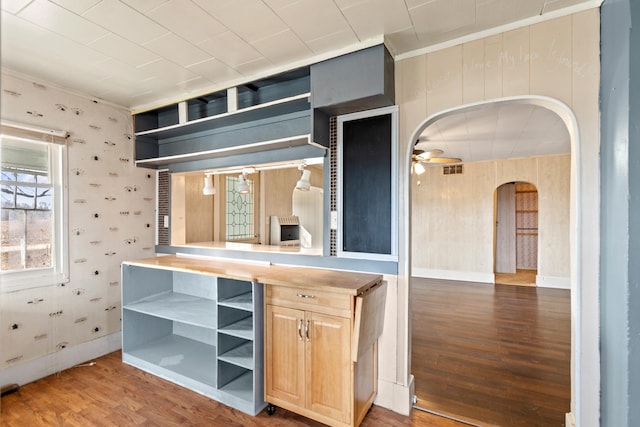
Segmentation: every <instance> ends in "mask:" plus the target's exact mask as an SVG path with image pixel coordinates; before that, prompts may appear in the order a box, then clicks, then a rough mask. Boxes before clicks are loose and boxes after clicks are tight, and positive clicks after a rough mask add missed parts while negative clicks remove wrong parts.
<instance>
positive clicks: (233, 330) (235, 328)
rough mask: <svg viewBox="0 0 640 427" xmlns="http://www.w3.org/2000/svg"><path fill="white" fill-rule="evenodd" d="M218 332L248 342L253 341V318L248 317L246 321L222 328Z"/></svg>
mask: <svg viewBox="0 0 640 427" xmlns="http://www.w3.org/2000/svg"><path fill="white" fill-rule="evenodd" d="M218 332H222V333H225V334H228V335H232V336H234V337H239V338H244V339H246V340H253V316H247V317H245V318H244V319H241V320H239V321H237V322H234V323H231V324H229V325H227V326H225V327H222V328H220V329H218Z"/></svg>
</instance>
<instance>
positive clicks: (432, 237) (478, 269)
mask: <svg viewBox="0 0 640 427" xmlns="http://www.w3.org/2000/svg"><path fill="white" fill-rule="evenodd" d="M570 160H571V158H570V155H568V154H567V155H560V156H543V157H532V158H527V159H516V160H502V161H488V162H476V163H467V164H465V165H464V173H463V174H459V175H444V174H443V173H442V167H431V168H427V171H426V172H425V173H424V174H422V175H420V176H419V177H417V176H416V175H414V176H413V177H412V181H413V182H412V186H413V187H412V197H413V199H412V201H413V209H412V215H411V221H412V230H413V234H412V238H413V245H412V262H413V270H414V275H417V276H424V277H430V275H436V276H438V275H442V274H443V272H442V271H443V270H446V271H449V272H451V278H454V277H456V274H457V273H456V272H465V277H470V276H471V275H472V274H475V275H477V277H478V278H482V277H488V276H491V275H492V274H493V271H494V270H493V269H494V260H493V257H494V246H493V245H494V223H495V222H494V221H495V217H494V203H495V202H494V196H495V190H496V189H497V188H498V187H499V186H500V185H502V184H504V183H506V182H514V181H521V182H529V183H531V184H534V185H535V186H536V188H537V189H538V196H539V241H538V245H539V247H540V248H542V250H541V251H539V254H538V255H539V259H538V275H540V276H551V277H561V278H566V279H567V280H568V278H569V276H570V271H569V181H570ZM418 179H419V180H420V185H417V181H418Z"/></svg>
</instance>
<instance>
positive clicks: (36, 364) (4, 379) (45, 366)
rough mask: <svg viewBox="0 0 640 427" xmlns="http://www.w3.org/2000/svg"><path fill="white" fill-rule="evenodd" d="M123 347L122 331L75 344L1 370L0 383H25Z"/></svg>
mask: <svg viewBox="0 0 640 427" xmlns="http://www.w3.org/2000/svg"><path fill="white" fill-rule="evenodd" d="M120 348H122V332H117V333H115V334H111V335H107V336H104V337H101V338H98V339H95V340H92V341H88V342H85V343H82V344H78V345H74V346H73V347H68V348H65V349H63V350H60V351H57V352H55V353H51V354H47V355H46V356H43V357H40V358H38V359H33V360H29V361H27V362H24V363H21V364H19V365H15V366H11V367H9V368H5V369H3V370H2V371H0V385H2V384H18V385H21V386H22V385H25V384H28V383H30V382H33V381H36V380H39V379H41V378H44V377H46V376H49V375H51V374H55V373H56V372H60V371H63V370H65V369H68V368H71V367H73V366H76V365H78V364H80V363H83V362H86V361H88V360H91V359H95V358H97V357H100V356H104V355H105V354H109V353H111V352H114V351H116V350H119V349H120Z"/></svg>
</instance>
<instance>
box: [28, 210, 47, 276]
mask: <svg viewBox="0 0 640 427" xmlns="http://www.w3.org/2000/svg"><path fill="white" fill-rule="evenodd" d="M51 219H52V215H51V212H50V211H30V212H27V259H26V268H45V267H50V266H51V229H52V224H51Z"/></svg>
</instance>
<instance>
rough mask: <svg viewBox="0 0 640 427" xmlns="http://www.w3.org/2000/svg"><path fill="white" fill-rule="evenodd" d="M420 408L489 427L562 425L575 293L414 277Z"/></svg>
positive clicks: (414, 346) (415, 355)
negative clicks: (571, 307)
mask: <svg viewBox="0 0 640 427" xmlns="http://www.w3.org/2000/svg"><path fill="white" fill-rule="evenodd" d="M412 283H413V285H412V289H411V304H412V330H413V333H412V369H411V370H412V373H413V374H414V376H415V384H416V395H417V396H418V405H419V406H421V407H426V408H429V409H431V410H434V411H436V412H439V413H444V414H451V415H455V416H456V417H457V418H459V419H463V420H467V421H470V422H474V423H476V424H478V425H482V426H494V425H495V426H505V427H506V426H517V427H527V426H545V427H546V426H549V427H551V426H563V425H564V417H565V413H566V412H569V409H570V407H569V405H570V396H571V385H570V352H571V345H570V328H571V323H570V322H571V319H570V292H569V291H568V290H560V289H545V288H535V287H523V286H511V285H495V286H494V285H488V284H478V283H468V282H454V281H444V280H433V279H413V282H412Z"/></svg>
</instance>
